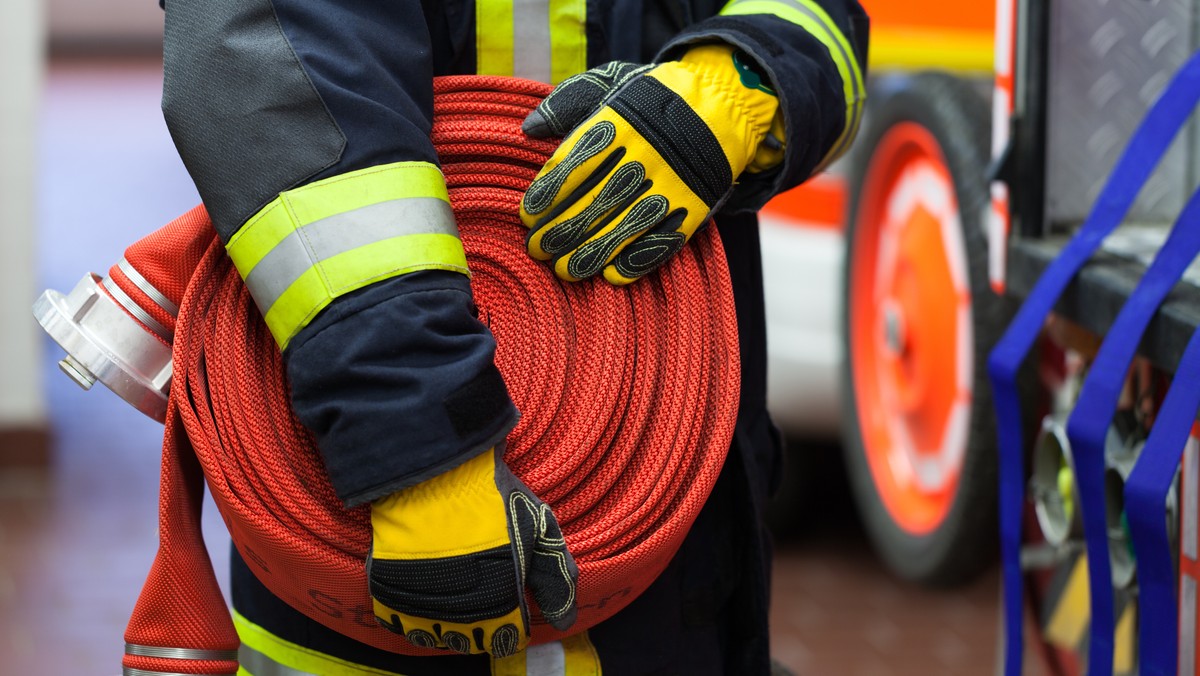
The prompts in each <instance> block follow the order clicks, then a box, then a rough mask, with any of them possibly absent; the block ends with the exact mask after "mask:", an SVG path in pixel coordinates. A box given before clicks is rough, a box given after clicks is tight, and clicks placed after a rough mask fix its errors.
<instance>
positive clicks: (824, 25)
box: [656, 0, 870, 211]
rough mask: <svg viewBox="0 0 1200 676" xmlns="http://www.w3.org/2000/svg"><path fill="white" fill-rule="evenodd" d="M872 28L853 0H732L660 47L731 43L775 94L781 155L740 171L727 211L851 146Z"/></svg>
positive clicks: (672, 51) (750, 203)
mask: <svg viewBox="0 0 1200 676" xmlns="http://www.w3.org/2000/svg"><path fill="white" fill-rule="evenodd" d="M869 32H870V23H869V20H868V18H867V15H866V13H865V12H864V11H863V9H862V7H861V6H860V5H859V3H858V0H732V1H731V2H729V3H727V4H725V5H724V7H723V8H722V9H721V11H720V14H719V15H718V16H715V17H712V18H709V19H706V20H704V21H701V22H698V23H696V24H695V25H693V26H691V27H689V28H688V29H686V30H685V31H684V32H683V33H681V34H679V35H678V36H676V37H675V38H674V39H673V40H671V41H670V42H669V43H668V44H667V45H665V46H664V47H663V49H662V50H661V51H660V53H659V55H658V56H657V57H656V60H665V59H675V58H679V57H680V56H681V55H682V54H686V53H687V51H688V50H690V49H692V48H694V47H695V46H696V45H700V44H706V43H710V42H713V41H719V42H722V43H725V44H730V45H733V46H735V47H737V48H739V49H741V50H743V51H744V52H745V53H746V54H747V55H748V56H749V57H750V58H751V59H753V61H754V62H755V64H756V65H755V69H754V70H755V71H756V72H759V73H762V74H763V75H765V78H764V80H765V82H766V83H767V84H768V86H770V87H771V88H772V89H773V90H774V91H776V92H777V93H778V94H779V118H778V119H777V120H776V121H775V124H774V125H773V127H772V136H773V137H778V136H780V135H781V136H782V138H780V139H779V140H781V141H783V144H782V145H783V153H782V157H781V160H782V161H781V163H780V164H779V165H778V166H776V167H774V168H767V167H762V168H764V169H767V170H765V171H750V172H747V173H743V174H742V176H741V177H740V179H739V181H738V185H737V186H736V188H735V190H734V191H733V194H732V195H730V198H729V201H728V203H727V204H726V205H725V207H724V208H725V210H727V211H753V210H756V209H758V208H759V207H761V206H762V205H763V204H765V203H766V202H767V200H769V199H770V198H771V197H773V196H775V195H776V194H777V193H779V192H782V191H784V190H787V189H789V188H792V187H795V186H796V185H799V184H800V183H802V182H804V181H805V180H807V179H808V178H809V177H810V176H812V175H813V174H815V173H819V172H820V171H821V170H823V169H824V168H825V167H827V166H829V164H830V163H831V162H833V161H834V160H836V159H837V158H838V157H841V156H842V155H843V154H844V153H845V152H846V151H847V150H848V149H849V147H850V144H851V143H852V142H853V140H854V137H855V135H856V134H857V133H858V128H859V124H860V123H861V122H862V112H863V104H864V103H865V102H866V84H865V78H866V74H867V47H868V42H869Z"/></svg>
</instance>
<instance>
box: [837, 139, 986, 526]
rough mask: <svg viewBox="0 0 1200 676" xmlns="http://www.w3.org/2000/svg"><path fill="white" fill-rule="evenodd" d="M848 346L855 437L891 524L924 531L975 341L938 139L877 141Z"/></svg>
mask: <svg viewBox="0 0 1200 676" xmlns="http://www.w3.org/2000/svg"><path fill="white" fill-rule="evenodd" d="M850 257H851V258H850V262H849V264H850V289H849V302H850V314H849V332H850V335H849V342H850V356H851V357H852V361H851V363H852V364H853V368H852V369H851V371H852V382H853V386H854V397H855V403H856V404H857V410H858V418H859V420H858V423H859V431H860V432H861V436H862V441H863V447H864V450H865V452H866V458H867V464H868V466H869V467H870V471H871V476H872V479H873V480H874V483H875V487H876V490H877V491H878V492H879V496H880V498H881V500H882V502H883V505H884V507H885V508H886V509H887V511H888V513H889V515H890V516H891V518H892V520H893V521H894V522H895V523H896V524H897V525H898V526H899V527H900V528H902V529H903V530H905V531H906V532H909V533H911V534H913V535H926V534H928V533H931V532H933V531H934V530H936V529H937V527H938V526H939V525H941V523H942V521H943V520H945V518H946V515H947V514H948V513H949V511H950V506H951V504H952V503H953V501H954V495H955V493H956V491H957V488H958V483H959V479H960V476H961V473H962V463H963V458H964V456H965V454H966V448H967V437H968V434H969V427H970V410H971V381H972V373H973V370H974V363H973V360H974V347H973V345H974V336H973V332H972V324H971V287H970V278H969V277H968V274H969V272H968V269H967V257H966V247H965V245H964V243H963V237H962V227H961V221H960V217H959V212H958V201H957V199H956V198H955V193H954V182H953V180H952V178H951V176H950V171H949V169H948V168H947V166H946V161H945V158H944V156H943V155H942V152H941V149H940V147H939V146H938V143H937V141H936V139H934V137H933V135H932V134H931V133H930V132H929V131H928V130H927V129H925V128H924V127H922V126H920V125H918V124H916V123H913V122H903V123H900V124H897V125H895V126H894V127H892V128H891V129H889V130H888V132H887V133H886V134H885V135H884V137H883V138H882V139H881V140H880V142H879V144H878V146H877V147H876V149H875V152H874V153H873V155H872V158H871V163H870V165H869V167H868V170H867V174H866V180H865V181H864V183H863V190H862V193H861V196H860V209H859V216H858V220H857V222H856V223H855V237H854V242H853V243H852V246H851V248H850Z"/></svg>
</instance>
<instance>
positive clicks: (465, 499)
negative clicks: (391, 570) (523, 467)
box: [371, 449, 510, 560]
mask: <svg viewBox="0 0 1200 676" xmlns="http://www.w3.org/2000/svg"><path fill="white" fill-rule="evenodd" d="M497 462H498V460H497V457H496V451H495V449H488V450H487V451H486V452H484V453H481V454H479V455H477V456H475V457H474V458H471V459H470V460H468V461H466V462H464V463H462V464H461V465H458V466H457V467H455V468H454V469H451V470H449V471H447V472H444V473H442V474H439V475H437V476H435V477H433V478H432V479H427V480H425V481H423V482H421V483H419V484H416V485H415V486H411V487H409V488H405V489H404V490H401V491H398V492H396V493H393V494H391V495H389V496H387V497H384V498H381V499H379V500H376V501H375V502H374V503H372V505H371V530H372V537H373V539H372V542H373V556H374V557H376V558H387V559H397V560H403V559H426V558H432V557H447V556H459V555H463V554H471V553H474V552H478V551H481V550H485V549H490V548H493V547H501V546H507V545H508V543H509V541H510V540H509V532H508V519H507V514H508V512H507V506H506V505H505V501H504V497H503V496H502V495H501V494H500V491H499V489H498V488H497V486H496V463H497Z"/></svg>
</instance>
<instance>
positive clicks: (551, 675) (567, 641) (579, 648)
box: [492, 631, 602, 676]
mask: <svg viewBox="0 0 1200 676" xmlns="http://www.w3.org/2000/svg"><path fill="white" fill-rule="evenodd" d="M531 674H535V675H536V676H602V675H601V670H600V656H599V655H598V654H597V653H596V647H595V646H594V645H592V641H591V639H589V638H588V635H587V632H586V631H585V632H581V633H578V634H575V635H574V636H568V637H567V638H564V639H563V640H561V641H551V642H550V643H541V644H538V645H533V646H529V647H528V648H526V649H525V650H522V651H520V652H517V653H515V654H513V655H509V656H508V657H502V658H500V659H496V658H492V676H530V675H531Z"/></svg>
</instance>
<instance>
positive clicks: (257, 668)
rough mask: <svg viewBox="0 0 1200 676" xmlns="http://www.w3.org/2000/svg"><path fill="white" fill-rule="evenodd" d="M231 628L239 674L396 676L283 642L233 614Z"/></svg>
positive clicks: (276, 675)
mask: <svg viewBox="0 0 1200 676" xmlns="http://www.w3.org/2000/svg"><path fill="white" fill-rule="evenodd" d="M233 626H234V627H235V628H237V633H238V637H239V638H241V639H242V647H241V650H240V651H239V652H238V661H239V662H240V663H241V665H242V669H241V670H239V671H238V673H239V674H248V675H252V676H309V675H310V674H322V675H327V676H397V674H396V673H395V672H391V671H383V670H381V669H375V668H373V667H366V666H363V665H360V664H354V663H353V662H347V661H346V660H342V659H338V658H336V657H334V656H332V655H326V654H325V653H321V652H317V651H316V650H312V649H310V648H305V647H303V646H299V645H296V644H295V643H291V642H290V641H285V640H283V639H281V638H279V637H278V636H275V635H274V634H272V633H271V632H269V631H267V630H266V629H263V628H262V627H260V626H258V625H257V624H254V623H253V622H251V621H250V620H247V619H246V618H245V617H243V616H242V615H241V614H240V613H238V612H237V611H236V610H235V611H233Z"/></svg>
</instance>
